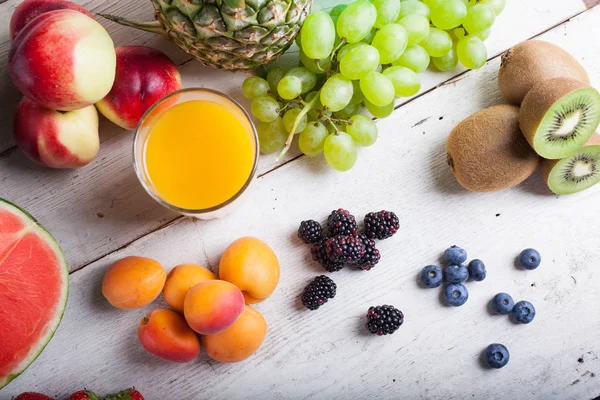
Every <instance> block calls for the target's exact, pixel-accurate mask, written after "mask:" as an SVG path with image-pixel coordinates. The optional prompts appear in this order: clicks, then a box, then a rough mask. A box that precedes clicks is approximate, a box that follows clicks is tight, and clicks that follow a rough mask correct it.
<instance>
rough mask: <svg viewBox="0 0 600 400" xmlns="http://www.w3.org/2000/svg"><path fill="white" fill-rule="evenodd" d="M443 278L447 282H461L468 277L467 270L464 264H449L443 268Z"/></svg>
mask: <svg viewBox="0 0 600 400" xmlns="http://www.w3.org/2000/svg"><path fill="white" fill-rule="evenodd" d="M444 278H445V279H446V282H449V283H461V282H465V281H466V280H467V279H469V270H468V269H467V267H465V265H464V264H461V265H456V264H451V265H448V266H447V267H446V268H444Z"/></svg>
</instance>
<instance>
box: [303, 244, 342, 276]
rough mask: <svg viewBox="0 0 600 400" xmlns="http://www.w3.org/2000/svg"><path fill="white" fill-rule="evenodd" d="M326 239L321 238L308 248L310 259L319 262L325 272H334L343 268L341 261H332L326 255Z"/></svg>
mask: <svg viewBox="0 0 600 400" xmlns="http://www.w3.org/2000/svg"><path fill="white" fill-rule="evenodd" d="M326 242H327V239H321V240H319V241H318V242H317V243H315V244H313V245H312V247H311V248H310V253H311V254H312V259H313V260H315V261H318V262H319V264H321V265H322V266H323V268H325V270H326V271H327V272H335V271H339V270H340V269H342V268H344V263H343V262H333V261H331V260H330V259H329V257H327V249H326V246H325V243H326Z"/></svg>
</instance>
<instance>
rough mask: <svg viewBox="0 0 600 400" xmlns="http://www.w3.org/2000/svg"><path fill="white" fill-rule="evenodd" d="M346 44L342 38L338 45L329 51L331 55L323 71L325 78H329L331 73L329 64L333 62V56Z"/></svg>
mask: <svg viewBox="0 0 600 400" xmlns="http://www.w3.org/2000/svg"><path fill="white" fill-rule="evenodd" d="M345 44H346V39H344V38H342V39H341V40H340V43H339V44H338V45H337V46H336V47H335V48H334V49H333V50H332V51H331V55H330V56H329V62H328V63H327V68H326V69H325V72H326V74H325V75H326V77H327V78H329V77H330V76H331V72H333V71H332V70H331V63H332V62H334V61H333V60H335V55H336V53H337V52H338V50H339V49H341V48H342V46H343V45H345Z"/></svg>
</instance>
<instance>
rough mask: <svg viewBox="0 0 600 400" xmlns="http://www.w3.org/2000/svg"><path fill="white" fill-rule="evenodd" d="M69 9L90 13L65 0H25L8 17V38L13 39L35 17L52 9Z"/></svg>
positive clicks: (90, 15)
mask: <svg viewBox="0 0 600 400" xmlns="http://www.w3.org/2000/svg"><path fill="white" fill-rule="evenodd" d="M63 9H71V10H75V11H79V12H80V13H83V14H85V15H87V16H88V17H90V18H93V17H92V14H90V12H89V11H88V10H86V9H85V8H83V7H81V6H80V5H79V4H77V3H73V2H72V1H67V0H25V1H24V2H22V3H21V4H19V5H18V6H17V8H15V11H14V12H13V14H12V17H11V18H10V40H11V41H12V40H15V37H16V36H17V35H18V34H19V32H20V31H21V30H22V29H23V28H24V27H25V25H27V24H28V23H30V22H31V21H33V20H34V19H35V18H36V17H38V16H40V15H42V14H45V13H47V12H50V11H54V10H63Z"/></svg>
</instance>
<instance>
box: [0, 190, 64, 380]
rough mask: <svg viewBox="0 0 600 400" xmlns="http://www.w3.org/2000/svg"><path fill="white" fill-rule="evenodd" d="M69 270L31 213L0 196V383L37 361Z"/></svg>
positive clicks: (51, 330) (53, 327) (57, 310)
mask: <svg viewBox="0 0 600 400" xmlns="http://www.w3.org/2000/svg"><path fill="white" fill-rule="evenodd" d="M68 288H69V271H68V268H67V264H66V262H65V259H64V256H63V254H62V251H61V250H60V247H59V246H58V244H57V243H56V241H55V240H54V238H52V236H51V235H50V234H49V233H48V232H47V231H46V230H45V229H44V228H43V227H41V226H40V225H39V224H38V223H37V222H36V221H35V220H34V219H33V218H32V217H31V216H30V215H29V214H27V213H26V212H25V211H23V210H21V209H20V208H18V207H16V206H14V205H12V204H10V203H8V202H5V201H4V200H2V199H0V388H2V387H3V386H5V385H6V384H8V383H9V382H10V381H11V380H13V379H14V378H16V377H17V376H18V375H19V374H20V373H21V372H23V370H25V369H26V368H27V367H28V366H29V364H31V363H32V362H33V360H35V359H36V358H37V356H38V355H39V354H40V352H41V351H42V350H43V349H44V347H45V346H46V344H47V343H48V341H49V340H50V339H51V338H52V335H53V334H54V331H55V330H56V328H57V327H58V324H59V323H60V319H61V317H62V314H63V312H64V309H65V306H66V303H67V295H68Z"/></svg>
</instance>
